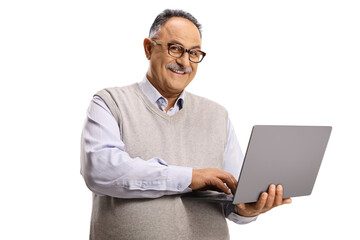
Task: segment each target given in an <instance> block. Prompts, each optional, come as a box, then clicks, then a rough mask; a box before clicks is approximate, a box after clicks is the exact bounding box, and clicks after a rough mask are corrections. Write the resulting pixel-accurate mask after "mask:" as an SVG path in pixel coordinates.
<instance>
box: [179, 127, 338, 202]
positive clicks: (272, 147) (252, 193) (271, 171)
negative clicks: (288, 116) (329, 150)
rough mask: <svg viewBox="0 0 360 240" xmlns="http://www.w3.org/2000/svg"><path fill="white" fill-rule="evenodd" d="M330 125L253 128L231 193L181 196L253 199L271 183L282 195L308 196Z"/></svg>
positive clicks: (198, 198)
mask: <svg viewBox="0 0 360 240" xmlns="http://www.w3.org/2000/svg"><path fill="white" fill-rule="evenodd" d="M331 130H332V127H330V126H274V125H256V126H254V127H253V130H252V133H251V136H250V140H249V144H248V147H247V151H246V155H245V159H244V163H243V166H242V169H241V173H240V176H239V180H238V185H237V188H236V192H235V195H234V196H233V195H227V194H225V193H218V192H214V191H193V192H191V193H189V194H184V195H183V196H182V197H183V198H190V199H196V200H204V201H210V202H232V203H233V204H238V203H248V202H256V201H257V200H258V199H259V197H260V195H261V193H262V192H265V191H267V190H268V187H269V185H270V184H271V183H273V184H275V185H277V184H281V185H282V186H283V187H284V195H283V196H284V198H290V197H297V196H305V195H310V194H311V192H312V190H313V187H314V184H315V180H316V177H317V174H318V172H319V168H320V165H321V161H322V159H323V157H324V153H325V150H326V146H327V143H328V141H329V137H330V133H331Z"/></svg>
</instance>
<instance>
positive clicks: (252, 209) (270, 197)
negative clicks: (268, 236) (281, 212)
mask: <svg viewBox="0 0 360 240" xmlns="http://www.w3.org/2000/svg"><path fill="white" fill-rule="evenodd" d="M291 202H292V200H291V198H286V199H283V187H282V186H281V185H277V186H275V185H274V184H271V185H270V187H269V190H268V192H263V193H262V194H261V196H260V198H259V200H258V201H257V202H255V203H240V204H237V205H236V206H237V212H238V214H239V215H241V216H244V217H254V216H257V215H259V214H261V213H265V212H267V211H269V210H271V209H272V208H274V207H277V206H280V205H283V204H290V203H291Z"/></svg>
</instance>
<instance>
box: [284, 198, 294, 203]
mask: <svg viewBox="0 0 360 240" xmlns="http://www.w3.org/2000/svg"><path fill="white" fill-rule="evenodd" d="M282 203H283V204H290V203H292V199H291V198H285V199H283V202H282Z"/></svg>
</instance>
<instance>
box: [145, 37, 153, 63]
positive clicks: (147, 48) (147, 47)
mask: <svg viewBox="0 0 360 240" xmlns="http://www.w3.org/2000/svg"><path fill="white" fill-rule="evenodd" d="M151 49H152V41H151V39H150V38H145V39H144V51H145V55H146V58H147V59H148V60H150V59H151Z"/></svg>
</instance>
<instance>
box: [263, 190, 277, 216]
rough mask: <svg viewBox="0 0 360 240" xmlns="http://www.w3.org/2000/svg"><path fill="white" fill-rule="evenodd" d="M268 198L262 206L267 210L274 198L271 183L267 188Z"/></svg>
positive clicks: (271, 205)
mask: <svg viewBox="0 0 360 240" xmlns="http://www.w3.org/2000/svg"><path fill="white" fill-rule="evenodd" d="M268 194H269V196H268V198H267V200H266V203H265V206H264V208H265V209H267V210H269V209H271V208H272V207H273V204H274V200H275V185H274V184H271V185H270V187H269V190H268Z"/></svg>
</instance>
